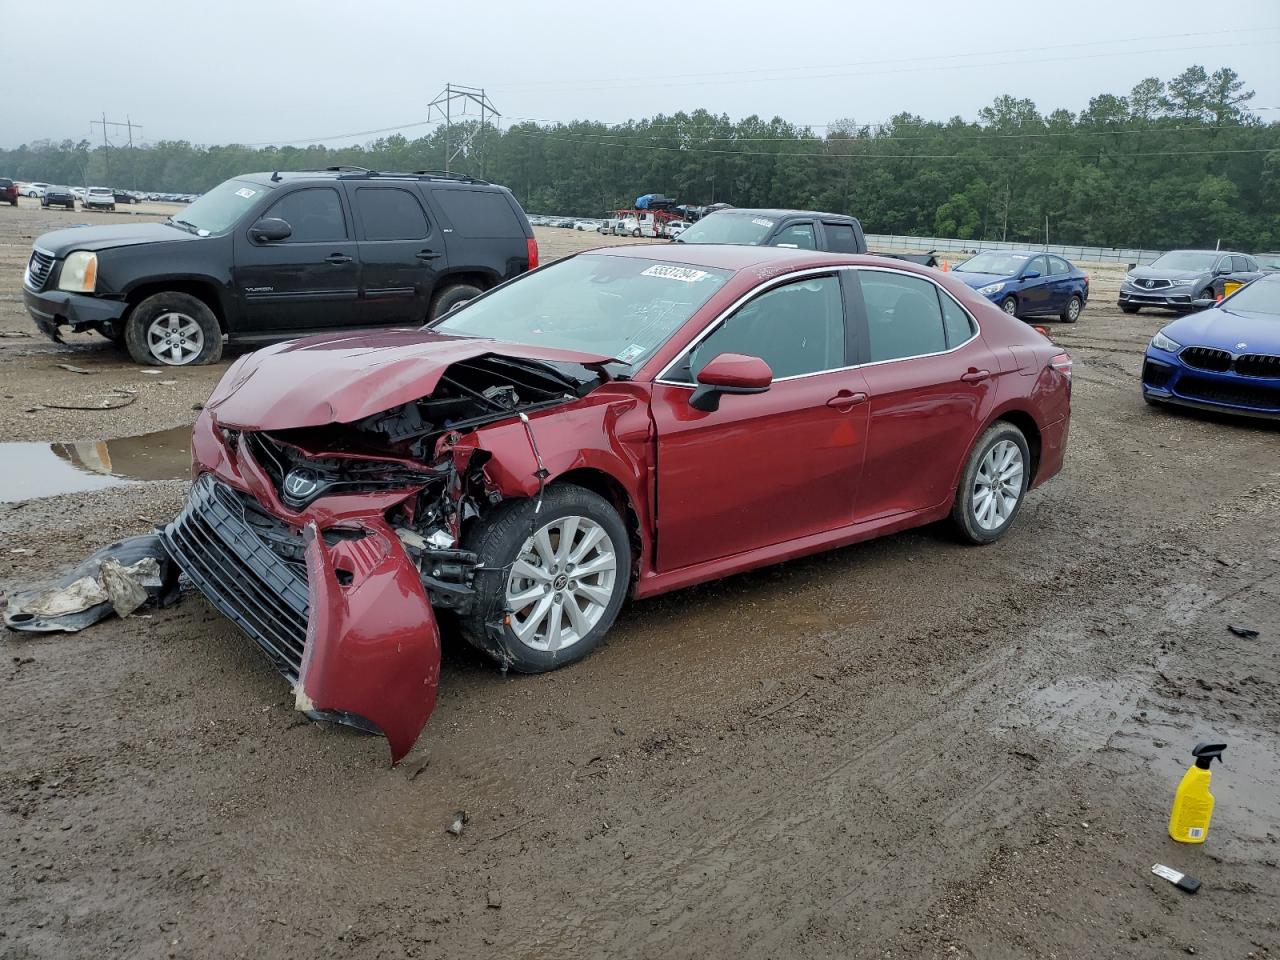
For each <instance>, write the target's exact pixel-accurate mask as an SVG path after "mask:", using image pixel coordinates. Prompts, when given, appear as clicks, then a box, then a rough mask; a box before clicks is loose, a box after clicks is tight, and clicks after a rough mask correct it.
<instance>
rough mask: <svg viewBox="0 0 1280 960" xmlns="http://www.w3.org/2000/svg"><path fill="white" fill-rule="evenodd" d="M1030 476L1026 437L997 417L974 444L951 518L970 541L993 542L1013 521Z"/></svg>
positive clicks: (963, 536)
mask: <svg viewBox="0 0 1280 960" xmlns="http://www.w3.org/2000/svg"><path fill="white" fill-rule="evenodd" d="M1030 479H1031V452H1030V449H1029V448H1028V447H1027V438H1026V437H1024V436H1023V435H1022V431H1021V430H1019V429H1018V428H1017V427H1015V426H1014V425H1013V424H1011V423H1009V422H1007V421H1004V420H1000V421H997V422H996V423H994V424H992V425H991V427H990V428H988V430H987V431H986V432H985V433H984V434H983V435H982V436H981V437H980V438H979V439H978V442H977V443H976V444H974V447H973V451H972V452H971V453H970V454H969V460H968V462H967V463H966V464H965V468H964V473H962V474H961V475H960V486H959V488H958V489H957V490H956V499H955V503H954V504H952V507H951V520H952V522H953V523H954V524H955V525H956V528H957V530H958V531H959V533H960V536H961V537H962V538H963V539H964V540H967V541H968V542H969V543H974V544H986V543H994V542H995V541H996V540H999V539H1000V538H1001V537H1003V536H1004V535H1005V532H1006V531H1007V530H1008V529H1009V527H1010V526H1011V525H1012V524H1013V521H1014V518H1015V517H1017V515H1018V511H1019V510H1020V509H1021V508H1022V501H1023V499H1024V498H1025V496H1026V492H1027V484H1028V483H1029V482H1030Z"/></svg>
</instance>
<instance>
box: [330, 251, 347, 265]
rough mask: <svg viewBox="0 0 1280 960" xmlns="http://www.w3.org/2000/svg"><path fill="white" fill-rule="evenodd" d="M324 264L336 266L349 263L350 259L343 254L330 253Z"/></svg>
mask: <svg viewBox="0 0 1280 960" xmlns="http://www.w3.org/2000/svg"><path fill="white" fill-rule="evenodd" d="M324 262H325V263H332V264H334V265H335V266H336V265H337V264H342V263H350V262H351V258H350V257H348V256H347V255H346V254H345V253H331V254H329V255H328V256H327V257H325V258H324Z"/></svg>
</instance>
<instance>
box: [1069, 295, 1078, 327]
mask: <svg viewBox="0 0 1280 960" xmlns="http://www.w3.org/2000/svg"><path fill="white" fill-rule="evenodd" d="M1078 319H1080V300H1079V299H1078V298H1077V297H1072V298H1071V300H1070V301H1069V302H1068V303H1067V320H1069V321H1070V322H1072V323H1075V321H1077V320H1078Z"/></svg>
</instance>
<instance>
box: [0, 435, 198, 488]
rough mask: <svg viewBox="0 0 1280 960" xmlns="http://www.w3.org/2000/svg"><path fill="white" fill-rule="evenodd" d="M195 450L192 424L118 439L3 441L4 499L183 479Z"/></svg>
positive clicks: (0, 472) (1, 484)
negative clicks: (192, 443) (39, 441)
mask: <svg viewBox="0 0 1280 960" xmlns="http://www.w3.org/2000/svg"><path fill="white" fill-rule="evenodd" d="M190 450H191V428H190V427H174V428H173V429H172V430H160V431H157V432H156V433H144V434H140V435H138V436H136V437H123V438H121V439H119V440H87V441H84V442H82V443H0V464H2V465H3V466H0V503H20V502H22V501H24V500H34V499H35V498H36V497H52V496H56V495H58V494H62V493H92V492H94V491H96V490H105V489H107V488H109V487H119V486H124V485H126V484H130V483H140V482H146V481H149V480H182V479H184V478H186V477H187V476H189V475H190V470H191V454H190Z"/></svg>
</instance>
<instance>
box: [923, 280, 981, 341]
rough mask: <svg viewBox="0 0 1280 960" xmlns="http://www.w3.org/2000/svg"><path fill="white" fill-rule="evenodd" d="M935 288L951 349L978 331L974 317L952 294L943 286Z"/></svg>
mask: <svg viewBox="0 0 1280 960" xmlns="http://www.w3.org/2000/svg"><path fill="white" fill-rule="evenodd" d="M934 289H935V290H936V291H937V292H938V302H939V303H940V304H942V326H943V329H944V330H945V332H946V335H947V349H948V350H950V349H951V348H952V347H958V346H960V344H962V343H964V342H965V341H967V340H969V339H970V338H972V337H973V335H974V334H975V333H977V332H978V331H977V328H976V327H975V326H974V323H973V318H971V317H970V316H969V314H967V313H965V312H964V308H963V307H961V306H960V304H958V303H956V302H955V300H954V299H952V297H951V294H949V293H947V292H946V291H945V290H943V289H942V288H941V287H934Z"/></svg>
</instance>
